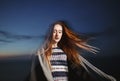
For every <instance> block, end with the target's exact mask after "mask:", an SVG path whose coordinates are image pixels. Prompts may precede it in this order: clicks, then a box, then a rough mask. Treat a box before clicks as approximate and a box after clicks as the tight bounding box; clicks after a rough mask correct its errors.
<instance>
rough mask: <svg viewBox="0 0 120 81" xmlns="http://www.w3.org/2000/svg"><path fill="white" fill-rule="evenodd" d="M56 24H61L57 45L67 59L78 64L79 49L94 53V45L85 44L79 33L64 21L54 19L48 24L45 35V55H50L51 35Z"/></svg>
mask: <svg viewBox="0 0 120 81" xmlns="http://www.w3.org/2000/svg"><path fill="white" fill-rule="evenodd" d="M56 24H59V25H61V26H62V29H63V35H62V38H61V40H60V41H59V42H58V47H60V48H61V49H62V50H63V51H64V52H65V53H66V54H67V58H68V60H71V62H72V63H73V64H75V65H80V59H79V58H78V55H79V54H78V53H79V50H78V48H80V49H85V50H87V51H90V52H93V53H95V52H96V50H94V48H95V47H93V46H90V45H88V44H87V41H86V40H85V39H82V38H81V37H80V35H79V34H77V33H75V32H73V31H72V30H71V29H70V28H69V27H68V25H67V23H66V22H65V21H56V22H55V23H53V24H52V25H51V26H50V29H49V32H48V34H47V36H46V39H45V43H44V49H45V54H46V57H48V56H50V55H51V50H52V43H53V40H52V38H53V37H52V35H53V29H54V26H55V25H56Z"/></svg>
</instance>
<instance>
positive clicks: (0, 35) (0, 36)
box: [0, 30, 44, 43]
mask: <svg viewBox="0 0 120 81" xmlns="http://www.w3.org/2000/svg"><path fill="white" fill-rule="evenodd" d="M43 37H44V36H43V35H41V36H31V35H16V34H13V33H10V32H6V31H2V30H0V42H2V43H11V42H14V41H18V40H31V39H32V40H33V39H40V38H43Z"/></svg>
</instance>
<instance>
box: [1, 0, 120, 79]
mask: <svg viewBox="0 0 120 81" xmlns="http://www.w3.org/2000/svg"><path fill="white" fill-rule="evenodd" d="M56 20H66V21H67V22H69V25H70V26H71V27H72V29H73V30H74V31H76V32H80V33H82V34H86V35H88V36H92V37H93V40H92V41H90V42H89V44H90V45H93V46H96V47H98V48H100V52H99V53H98V54H96V55H95V54H92V53H88V52H84V53H83V54H82V55H83V56H84V57H85V58H86V59H87V60H89V61H90V62H91V63H92V64H93V65H95V66H96V67H98V68H99V69H101V70H102V71H104V72H105V73H107V74H110V75H112V76H114V77H115V78H116V79H117V80H118V81H119V80H120V64H119V62H120V60H119V59H120V47H119V46H120V42H119V41H120V31H119V26H120V1H119V0H0V81H24V80H25V78H26V76H27V75H28V74H29V72H30V66H31V61H32V55H33V54H35V53H36V50H37V49H38V48H39V47H40V46H41V43H42V41H43V38H44V35H45V33H46V31H47V30H48V28H49V26H50V24H51V23H53V22H54V21H56Z"/></svg>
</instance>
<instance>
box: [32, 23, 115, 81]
mask: <svg viewBox="0 0 120 81" xmlns="http://www.w3.org/2000/svg"><path fill="white" fill-rule="evenodd" d="M48 33H49V34H47V36H46V39H45V42H44V43H43V46H42V47H41V48H40V49H39V50H38V52H37V57H38V58H37V57H35V58H34V59H35V61H33V65H32V69H31V75H30V76H31V79H30V80H31V81H116V80H115V79H114V78H113V77H112V76H110V75H107V74H105V73H104V72H102V71H100V70H99V69H97V68H96V67H94V66H93V65H92V64H90V63H89V62H88V61H87V60H86V59H84V58H83V57H82V56H81V55H80V50H81V49H84V50H87V51H89V52H92V53H96V52H97V51H96V49H97V48H95V47H93V46H90V45H88V44H87V41H86V40H83V39H82V38H81V37H80V35H79V34H77V33H75V32H73V31H72V30H71V29H70V28H68V26H67V24H66V23H65V22H64V21H56V22H55V23H53V24H52V25H51V27H50V31H49V32H48Z"/></svg>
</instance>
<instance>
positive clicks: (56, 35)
mask: <svg viewBox="0 0 120 81" xmlns="http://www.w3.org/2000/svg"><path fill="white" fill-rule="evenodd" d="M62 31H63V29H62V26H61V25H59V24H56V25H54V28H53V42H54V43H58V42H59V41H60V39H61V38H62V34H63V32H62Z"/></svg>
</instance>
